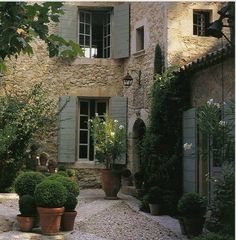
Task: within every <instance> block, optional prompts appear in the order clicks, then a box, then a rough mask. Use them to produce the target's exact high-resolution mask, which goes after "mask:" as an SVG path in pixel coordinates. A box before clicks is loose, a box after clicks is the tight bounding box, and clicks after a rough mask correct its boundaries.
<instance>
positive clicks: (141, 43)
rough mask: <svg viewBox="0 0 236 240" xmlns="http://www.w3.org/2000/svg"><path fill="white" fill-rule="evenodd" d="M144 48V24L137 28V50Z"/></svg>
mask: <svg viewBox="0 0 236 240" xmlns="http://www.w3.org/2000/svg"><path fill="white" fill-rule="evenodd" d="M143 49H144V26H142V27H139V28H137V29H136V51H140V50H143Z"/></svg>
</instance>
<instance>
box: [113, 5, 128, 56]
mask: <svg viewBox="0 0 236 240" xmlns="http://www.w3.org/2000/svg"><path fill="white" fill-rule="evenodd" d="M129 26H130V23H129V3H123V4H120V5H117V6H115V7H114V27H113V29H114V32H113V47H114V49H113V58H126V57H129V35H130V33H129V32H130V29H129Z"/></svg>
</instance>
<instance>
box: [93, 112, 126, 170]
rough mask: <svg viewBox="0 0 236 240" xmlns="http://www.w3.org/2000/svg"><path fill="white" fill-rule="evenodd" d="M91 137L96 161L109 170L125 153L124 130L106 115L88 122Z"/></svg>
mask: <svg viewBox="0 0 236 240" xmlns="http://www.w3.org/2000/svg"><path fill="white" fill-rule="evenodd" d="M90 124H91V126H90V129H91V136H92V138H93V140H94V141H95V142H96V144H95V150H96V159H97V160H98V161H99V162H104V163H105V166H106V168H107V169H111V168H112V167H113V165H114V161H115V160H116V159H118V158H119V157H122V156H123V154H125V153H126V128H125V126H123V125H119V123H118V120H115V119H114V120H113V119H112V118H111V117H109V116H108V115H106V116H105V120H103V119H101V118H100V117H99V116H96V117H95V118H94V119H92V120H90Z"/></svg>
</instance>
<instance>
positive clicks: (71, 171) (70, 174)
mask: <svg viewBox="0 0 236 240" xmlns="http://www.w3.org/2000/svg"><path fill="white" fill-rule="evenodd" d="M66 173H67V175H68V177H69V178H70V179H72V180H77V179H76V170H75V169H72V168H68V169H66Z"/></svg>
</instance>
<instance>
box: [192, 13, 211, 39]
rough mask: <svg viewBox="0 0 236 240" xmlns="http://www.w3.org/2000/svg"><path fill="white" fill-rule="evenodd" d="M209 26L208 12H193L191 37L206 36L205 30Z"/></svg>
mask: <svg viewBox="0 0 236 240" xmlns="http://www.w3.org/2000/svg"><path fill="white" fill-rule="evenodd" d="M209 24H210V11H202V10H199V11H198V10H194V11H193V35H197V36H207V31H206V30H207V28H208V27H209Z"/></svg>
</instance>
